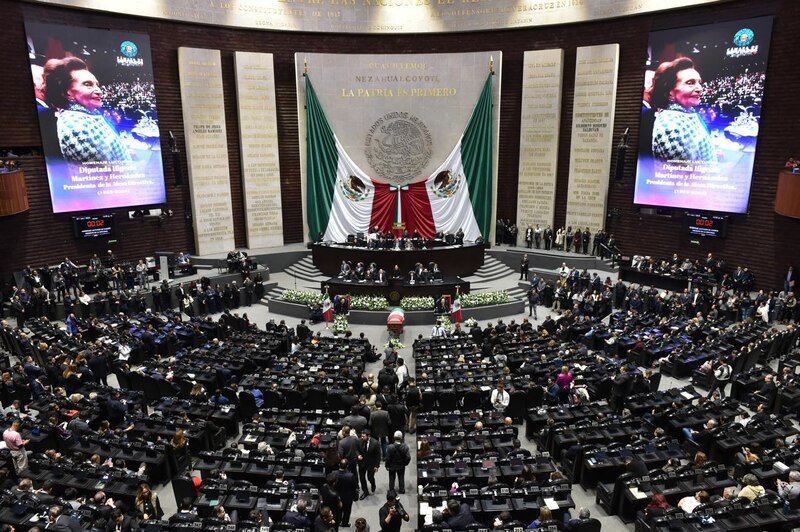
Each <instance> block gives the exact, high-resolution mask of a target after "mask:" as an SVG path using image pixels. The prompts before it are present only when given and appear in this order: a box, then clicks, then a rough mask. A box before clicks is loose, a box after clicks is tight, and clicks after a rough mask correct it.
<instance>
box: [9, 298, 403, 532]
mask: <svg viewBox="0 0 800 532" xmlns="http://www.w3.org/2000/svg"><path fill="white" fill-rule="evenodd" d="M95 326H96V330H91V331H90V330H88V329H87V330H81V331H79V332H77V333H75V334H72V335H68V334H67V333H66V331H64V330H63V329H60V328H59V327H57V326H55V325H54V324H52V323H50V322H49V321H48V320H46V319H30V320H28V322H26V327H27V328H28V330H29V331H30V332H29V333H26V332H24V331H23V330H22V329H21V328H11V327H10V326H9V325H8V324H3V327H4V328H3V331H2V333H3V334H2V342H0V346H1V347H3V348H4V349H6V348H8V349H9V350H11V352H12V353H13V354H14V355H16V356H18V357H20V358H24V364H23V363H20V364H18V365H17V366H15V367H14V369H13V372H9V375H8V376H7V377H4V378H3V385H2V397H0V401H2V403H3V406H6V404H8V406H9V409H8V410H6V413H7V415H8V417H7V418H3V419H2V420H0V425H2V426H4V427H5V426H7V425H8V424H9V423H10V422H11V421H12V419H18V418H22V419H23V422H22V424H21V427H20V425H19V424H15V425H12V426H11V427H10V428H9V430H10V431H11V432H6V434H5V436H6V438H5V439H6V441H7V442H11V443H12V445H10V448H12V449H13V448H15V447H13V442H14V441H15V440H14V438H13V436H14V434H15V433H16V432H17V431H18V432H19V433H20V434H21V437H24V439H23V441H24V443H25V444H26V445H27V446H28V449H29V451H33V454H31V453H30V452H28V453H25V452H24V451H23V455H24V456H25V458H26V462H25V463H23V462H21V461H18V460H17V459H16V457H15V456H13V455H12V456H11V457H9V455H7V454H6V455H5V456H6V457H7V458H9V464H8V467H11V468H13V467H17V468H18V473H19V476H20V478H22V479H24V482H23V483H22V485H23V486H29V487H30V488H31V489H35V490H37V491H38V490H44V489H46V490H48V493H49V494H52V497H49V498H48V499H47V501H48V502H47V504H46V505H45V504H44V502H43V501H42V500H37V499H34V498H30V497H22V496H19V497H17V496H15V497H13V498H10V499H5V498H2V497H0V512H2V508H3V507H6V508H11V507H15V508H16V509H17V511H18V512H19V513H18V514H17V515H18V517H19V518H20V520H19V521H15V522H16V523H17V524H19V523H23V522H27V520H28V519H30V518H31V517H32V516H33V515H34V514H37V513H38V514H41V515H44V514H45V513H46V512H48V511H51V509H52V511H53V514H54V516H55V518H59V516H61V515H62V514H63V515H64V516H65V517H64V519H63V521H64V523H67V520H69V522H70V523H71V525H74V526H80V527H81V528H87V529H89V528H92V527H98V528H99V529H101V530H116V529H117V528H116V523H117V522H120V521H124V522H125V523H126V524H128V523H129V524H130V526H133V527H134V528H136V527H146V526H147V525H148V523H150V524H152V522H153V521H154V520H159V519H161V518H162V517H166V516H163V514H162V512H161V510H160V503H159V501H158V497H157V496H155V492H154V491H153V490H152V489H150V487H149V485H147V484H144V483H145V482H153V481H155V482H156V483H159V484H160V483H161V482H164V481H168V480H170V479H171V478H176V477H180V475H182V474H183V473H184V472H185V471H187V467H188V465H189V462H188V461H187V460H186V459H185V458H187V457H188V455H189V454H191V455H193V456H197V453H200V456H201V460H200V462H199V463H198V464H197V466H196V467H197V469H198V470H199V471H200V472H201V476H200V477H198V478H196V479H189V480H188V482H189V484H188V485H189V487H190V489H189V491H188V492H181V493H180V495H182V496H180V497H179V496H177V495H178V492H177V488H176V499H177V500H178V501H181V502H180V510H179V511H178V513H176V514H175V515H174V516H172V517H171V518H170V520H169V522H170V523H171V524H173V525H177V524H179V523H187V522H196V523H202V525H203V526H214V525H216V524H219V523H226V522H227V523H235V524H236V525H237V527H239V528H248V527H250V526H252V523H250V521H254V522H256V523H258V522H261V523H262V524H265V525H266V524H269V523H270V522H282V521H286V522H295V523H297V522H298V521H299V522H300V523H298V524H299V525H300V526H301V527H302V526H303V525H306V526H308V527H309V528H310V527H311V525H312V523H313V522H314V520H315V516H316V519H320V517H321V518H322V519H323V520H324V519H329V520H330V521H331V522H335V523H345V524H346V522H347V521H349V520H350V518H349V517H347V514H348V513H349V512H346V511H345V510H344V509H343V508H342V507H341V506H339V505H338V504H337V502H338V501H339V500H344V502H345V506H346V505H347V503H348V499H349V503H350V504H352V500H353V496H355V497H358V495H359V493H358V488H357V487H356V483H354V484H353V486H354V490H355V491H354V492H352V493H353V494H354V495H353V496H351V492H348V491H347V490H345V488H344V486H345V481H346V479H347V478H350V480H351V481H353V479H354V478H358V477H357V476H356V475H358V473H361V472H366V471H365V470H364V469H363V468H362V467H360V466H359V465H358V460H357V457H356V456H355V455H351V454H350V450H351V449H350V447H349V446H348V445H349V444H345V443H344V442H345V441H348V442H349V441H350V440H349V439H348V434H353V436H351V438H356V439H355V442H356V447H355V449H356V452H358V449H359V447H360V446H361V445H364V443H363V442H362V439H360V438H365V437H366V438H369V437H368V434H369V432H368V430H369V431H371V433H372V434H374V438H375V439H374V440H372V441H375V442H376V447H375V449H376V450H377V451H378V455H377V456H378V460H380V456H381V446H384V445H385V446H386V448H387V451H388V452H391V451H390V449H391V445H388V441H387V440H388V437H389V436H390V435H391V434H392V432H393V431H396V430H408V426H407V422H408V416H407V412H408V410H409V409H412V410H413V409H415V408H416V406H415V403H414V401H413V399H414V393H415V392H414V391H415V390H416V387H415V385H414V383H413V378H409V375H408V371H407V370H405V366H404V365H403V362H402V360H398V357H397V353H396V351H391V350H389V351H387V353H386V355H387V356H386V360H385V362H384V370H383V371H381V372H380V374H379V375H378V377H377V378H376V377H375V376H374V375H371V374H367V373H365V372H364V360H365V359H372V356H373V353H374V348H373V347H372V346H371V345H370V344H369V342H368V341H367V340H366V339H364V338H363V335H362V337H361V338H350V337H347V338H330V337H323V336H321V335H320V334H319V333H317V334H311V332H310V331H308V330H307V328H306V327H305V326H303V328H302V330H301V327H298V329H297V333H296V332H295V330H294V329H292V328H289V327H287V326H286V324H285V323H284V322H281V323H275V322H270V323H268V324H267V326H266V330H263V329H259V328H256V327H255V326H252V325H248V324H244V325H242V324H240V323H237V322H235V321H234V320H233V316H229V317H228V318H226V317H225V316H223V318H222V319H221V320H220V321H219V322H214V321H210V320H207V319H204V320H201V319H199V318H198V319H194V320H191V321H188V322H183V321H182V319H181V315H180V314H178V313H175V312H167V313H164V314H158V313H154V314H150V313H144V314H137V315H135V316H132V317H127V316H124V317H119V316H115V317H111V316H104V317H101V318H100V319H99V321H98V323H96V324H95ZM298 334H302V336H303V338H300V337H299V336H298ZM90 338H93V339H90ZM154 338H155V339H161V343H160V344H159V345H158V346H157V347H155V348H153V346H152V341H153V339H154ZM44 339H48V340H49V343H45V342H44ZM128 340H130V344H131V345H134V346H135V347H134V348H132V349H131V348H128V349H122V347H123V346H125V345H128ZM167 344H168V345H170V346H171V347H170V348H168V349H162V347H161V346H162V345H167ZM27 353H29V354H27ZM38 361H41V362H38ZM404 370H405V371H404ZM112 372H113V373H114V374H115V375H116V376H117V380H118V381H119V383H120V385H122V387H123V388H122V390H120V389H116V388H109V387H107V386H105V385H104V384H103V382H104V381H105V379H106V377H107V376H108V375H109V374H110V373H112ZM417 393H418V392H417ZM289 407H291V408H292V410H287V408H289ZM148 410H149V411H150V412H154V413H151V414H150V415H147V414H146V412H148ZM231 420H233V425H229V423H230V422H231ZM237 420H239V421H241V422H243V425H242V432H241V437H240V438H239V439H238V442H236V443H234V444H233V445H232V446H228V445H227V444H226V440H227V439H228V438H230V437H231V436H236V435H237V434H238V431H239V425H238V423H236V421H237ZM351 431H352V432H351ZM39 453H41V456H40V455H39ZM204 453H205V454H204ZM10 458H14V460H13V464H16V465H12V461H11V460H10ZM343 459H349V462H348V461H347V460H345V461H342V460H343ZM242 463H244V464H245V466H246V467H241V466H240V465H241V464H242ZM295 463H296V464H297V465H296V466H295V465H293V464H295ZM247 464H251V465H250V466H247ZM253 468H256V469H257V471H256V470H253ZM245 469H247V471H251V470H253V471H256V472H255V473H253V472H249V473H246V472H245ZM6 471H7V472H8V471H9V470H8V469H6ZM0 472H2V470H0ZM331 473H333V477H331ZM63 475H68V476H69V478H70V479H74V480H69V481H64V480H63V478H67V477H63ZM348 475H349V477H348ZM10 476H14V473H13V472H12V473H11V474H10ZM331 478H333V480H331ZM401 478H402V476H401ZM50 479H56V480H57V481H56V485H55V486H52V485H51V484H52V482H48V481H49V480H50ZM58 479H62V480H60V481H58ZM368 479H371V485H370V483H369V482H367V480H368ZM175 482H176V484H178V485H180V483H179V482H178V481H177V480H176V481H175ZM9 483H10V482H9ZM328 484H330V485H331V486H334V485H335V486H336V489H331V490H330V493H328V492H326V491H325V490H326V485H328ZM70 488H72V490H73V491H70ZM370 488H371V489H372V491H373V492H374V491H375V489H376V486H375V482H374V476H370V475H367V476H365V477H364V479H363V480H362V481H361V497H362V498H366V497H367V496H369V491H370ZM404 489H405V485H404V484H403V483H402V481H401V484H400V485H399V486H398V490H399V491H400V492H401V494H402V493H403V492H404ZM237 490H238V491H237ZM245 492H246V493H245ZM225 493H228V494H229V496H228V502H227V503H226V504H225V505H224V506H223V505H222V504H221V503H218V502H216V501H220V502H221V499H222V497H220V494H225ZM108 494H113V500H111V499H112V497H111V496H107V495H108ZM187 494H188V495H187ZM245 495H246V496H245ZM250 495H253V497H252V500H251V497H250ZM186 496H189V497H190V499H189V501H188V503H187V502H185V501H184V499H185V497H186ZM43 497H44V496H42V498H43ZM261 500H265V501H267V502H266V503H265V504H266V507H268V508H269V511H267V510H266V509H264V508H266V507H262V506H260V504H259V507H260V508H262V511H261V515H260V516H256V515H255V514H253V512H252V511H250V510H252V509H254V508H253V507H254V505H255V504H256V501H261ZM273 500H274V504H273V502H271V501H273ZM73 501H77V502H75V504H72V502H73ZM84 501H86V502H85V503H84ZM92 501H97V502H99V503H100V504H99V505H97V506H98V508H97V509H96V510H97V511H94V510H93V511H89V508H88V507H86V508H83V506H84V504H88V505H90V504H94V503H93V502H92ZM247 501H250V502H247ZM395 502H398V500H397V499H395ZM56 505H57V506H60V507H61V508H62V510H58V511H56V510H55V509H54V508H55V506H56ZM228 505H230V506H231V507H230V508H229V507H228ZM105 507H107V509H108V511H104V510H103V508H105ZM248 507H249V509H248ZM64 508H66V510H63V509H64ZM326 508H328V509H329V510H326ZM74 510H86V511H74ZM328 511H330V512H332V513H331V514H330V515H328ZM3 515H5V514H3ZM326 516H328V517H326ZM0 519H1V518H0ZM306 519H308V521H306ZM343 519H344V520H343ZM401 519H402V517H401ZM406 519H407V517H406ZM390 520H391V519H390ZM166 524H167V523H166V521H165V522H163V523H162V526H166ZM360 524H361V525H363V523H360ZM375 526H377V527H378V528H381V526H380V525H379V524H375ZM255 528H256V529H258V526H255ZM76 529H77V528H76Z"/></svg>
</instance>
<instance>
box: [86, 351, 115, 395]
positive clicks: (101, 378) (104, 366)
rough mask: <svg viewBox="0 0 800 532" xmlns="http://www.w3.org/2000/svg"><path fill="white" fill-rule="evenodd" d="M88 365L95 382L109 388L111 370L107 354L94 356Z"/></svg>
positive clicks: (100, 353) (98, 353)
mask: <svg viewBox="0 0 800 532" xmlns="http://www.w3.org/2000/svg"><path fill="white" fill-rule="evenodd" d="M86 364H87V365H88V366H89V369H90V370H92V375H93V376H94V381H95V382H97V383H100V384H102V385H103V386H108V374H109V373H110V371H111V370H110V368H109V365H108V357H107V356H106V355H105V353H103V352H102V351H100V352H97V353H95V354H93V355H92V357H91V358H90V359H89V360H88V361H87V362H86Z"/></svg>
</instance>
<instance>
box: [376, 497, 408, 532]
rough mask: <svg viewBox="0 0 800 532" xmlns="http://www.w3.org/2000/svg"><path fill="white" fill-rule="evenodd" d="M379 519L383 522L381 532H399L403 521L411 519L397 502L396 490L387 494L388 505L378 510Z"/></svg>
mask: <svg viewBox="0 0 800 532" xmlns="http://www.w3.org/2000/svg"><path fill="white" fill-rule="evenodd" d="M378 517H379V518H380V520H381V532H399V531H400V527H401V526H402V524H403V521H408V520H409V519H410V517H409V516H408V512H407V511H406V509H405V508H403V505H402V504H400V501H398V500H397V493H396V492H395V491H394V490H389V491H388V493H386V504H384V505H383V506H381V509H380V510H378Z"/></svg>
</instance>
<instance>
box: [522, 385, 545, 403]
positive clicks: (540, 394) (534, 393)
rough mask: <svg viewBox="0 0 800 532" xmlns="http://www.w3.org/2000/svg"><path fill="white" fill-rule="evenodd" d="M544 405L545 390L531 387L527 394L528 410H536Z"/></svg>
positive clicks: (539, 387)
mask: <svg viewBox="0 0 800 532" xmlns="http://www.w3.org/2000/svg"><path fill="white" fill-rule="evenodd" d="M543 404H544V388H542V387H541V386H531V387H530V388H528V391H527V392H525V405H526V407H527V408H536V407H538V406H542V405H543Z"/></svg>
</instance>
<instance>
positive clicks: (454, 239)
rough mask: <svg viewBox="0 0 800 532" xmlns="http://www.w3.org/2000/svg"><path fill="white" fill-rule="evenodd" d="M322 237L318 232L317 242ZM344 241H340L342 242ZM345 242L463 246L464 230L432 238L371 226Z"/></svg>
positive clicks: (412, 246)
mask: <svg viewBox="0 0 800 532" xmlns="http://www.w3.org/2000/svg"><path fill="white" fill-rule="evenodd" d="M323 238H324V237H323V235H322V233H320V234H319V235H318V237H317V243H322V242H323ZM344 243H345V242H342V244H344ZM346 243H347V244H352V245H356V246H359V247H366V248H369V249H395V250H404V249H409V250H410V249H425V248H430V247H434V246H443V245H448V246H463V245H464V231H462V230H461V229H459V230H458V231H456V232H455V233H445V232H443V231H437V232H436V233H435V234H434V235H433V237H432V238H426V237H423V236H422V235H421V234H420V232H419V231H418V230H416V229H415V230H414V231H413V232H409V231H408V230H407V229H404V230H403V232H402V233H400V234H397V235H396V234H395V233H394V232H392V231H385V232H384V231H381V229H380V228H379V227H372V228H370V230H369V232H367V233H366V234H361V233H359V234H358V235H352V236H351V237H350V238H349V239H348V242H346Z"/></svg>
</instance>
